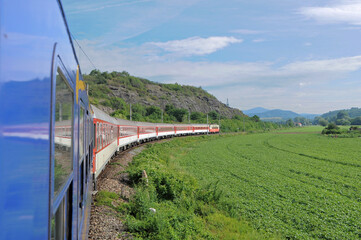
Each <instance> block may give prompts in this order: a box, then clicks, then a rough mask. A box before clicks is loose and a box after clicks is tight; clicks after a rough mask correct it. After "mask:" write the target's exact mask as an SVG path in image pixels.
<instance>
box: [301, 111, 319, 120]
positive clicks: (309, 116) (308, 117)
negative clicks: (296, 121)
mask: <svg viewBox="0 0 361 240" xmlns="http://www.w3.org/2000/svg"><path fill="white" fill-rule="evenodd" d="M300 116H301V117H304V118H307V119H310V120H312V119H314V118H315V117H318V116H320V114H310V113H300Z"/></svg>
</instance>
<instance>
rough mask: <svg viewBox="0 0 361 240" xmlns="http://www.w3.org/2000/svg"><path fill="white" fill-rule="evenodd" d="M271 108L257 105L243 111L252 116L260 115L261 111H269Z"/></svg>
mask: <svg viewBox="0 0 361 240" xmlns="http://www.w3.org/2000/svg"><path fill="white" fill-rule="evenodd" d="M267 111H269V109H266V108H263V107H256V108H252V109H248V110H245V111H243V113H244V114H246V115H248V116H250V117H252V116H253V115H258V114H259V113H263V112H267Z"/></svg>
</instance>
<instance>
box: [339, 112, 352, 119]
mask: <svg viewBox="0 0 361 240" xmlns="http://www.w3.org/2000/svg"><path fill="white" fill-rule="evenodd" d="M348 117H349V116H348V113H347V112H346V111H344V110H342V111H339V112H338V113H337V119H344V118H348Z"/></svg>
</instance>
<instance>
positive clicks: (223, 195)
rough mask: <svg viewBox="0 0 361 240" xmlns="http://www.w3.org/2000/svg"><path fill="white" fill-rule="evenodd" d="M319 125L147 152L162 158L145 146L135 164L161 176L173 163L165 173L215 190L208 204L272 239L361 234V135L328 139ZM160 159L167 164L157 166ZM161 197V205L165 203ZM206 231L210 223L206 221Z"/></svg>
mask: <svg viewBox="0 0 361 240" xmlns="http://www.w3.org/2000/svg"><path fill="white" fill-rule="evenodd" d="M320 130H321V128H301V129H290V130H287V131H281V132H274V133H264V134H250V135H234V136H216V137H214V136H213V137H204V138H202V139H201V141H196V140H195V138H193V139H189V138H185V139H176V140H173V141H172V142H169V143H163V144H157V145H156V146H154V147H151V148H150V149H149V150H147V151H150V152H152V151H153V153H154V156H156V157H155V158H157V159H153V157H150V155H149V152H148V153H146V152H147V151H146V152H144V154H148V156H147V157H144V155H142V156H140V157H139V164H136V165H137V166H138V167H140V168H144V169H147V171H149V173H150V174H149V175H152V174H159V173H158V172H157V171H159V169H162V164H164V165H166V166H167V170H164V171H163V170H161V171H163V173H164V174H168V172H170V171H171V170H172V169H173V170H174V171H178V172H182V176H183V175H184V174H186V175H189V176H190V178H192V179H193V178H194V182H195V185H197V186H198V187H196V188H195V190H193V193H194V194H195V195H196V196H198V195H199V194H198V193H197V192H200V191H201V190H202V189H203V190H204V189H208V190H209V189H213V190H212V191H213V192H216V193H217V194H216V195H217V196H218V197H217V199H216V200H215V201H213V202H212V203H209V202H207V201H206V202H202V204H209V205H212V206H215V208H216V209H217V211H221V212H222V214H223V215H225V216H227V217H231V218H233V219H241V220H246V221H248V223H249V225H250V226H251V227H252V228H253V229H255V230H256V231H259V232H260V233H262V234H263V233H265V234H266V236H281V238H285V239H360V238H361V160H360V159H361V148H360V144H361V139H360V138H331V137H326V136H322V135H320V134H319V132H320ZM162 145H163V148H162ZM162 149H163V152H162ZM159 152H162V153H159ZM164 153H166V154H168V155H170V156H169V157H166V155H164ZM159 158H161V159H159ZM162 158H163V159H162ZM142 159H143V165H142V164H141V162H142ZM144 159H147V160H144ZM154 161H156V162H158V163H159V162H161V163H162V162H163V163H162V164H161V165H159V164H158V165H157V167H155V168H154V165H152V164H154V163H155V162H154ZM167 171H168V172H167ZM172 176H173V175H172ZM150 179H152V178H151V177H150ZM182 179H183V178H182V177H181V178H180V180H179V182H182V181H183V182H184V181H185V180H184V179H183V180H182ZM156 181H157V180H156ZM156 181H155V182H156ZM177 181H178V180H177ZM192 181H193V180H192ZM182 184H183V185H182V186H184V183H182ZM157 186H158V188H159V186H162V185H159V184H158V185H156V189H158V188H157ZM156 192H159V191H156ZM158 195H159V193H158ZM195 198H196V199H199V198H200V197H195ZM172 201H173V202H174V199H172ZM155 202H158V203H157V204H158V205H157V207H160V205H159V203H161V202H163V201H162V200H158V201H155ZM154 204H155V203H154ZM197 204H198V205H199V203H197ZM160 208H161V207H160ZM164 211H166V210H164ZM193 213H194V214H195V215H196V216H198V215H197V211H193ZM206 215H207V214H206ZM200 217H201V219H204V216H202V214H201V216H200ZM205 228H206V229H211V228H212V227H209V226H208V227H207V223H206V224H205ZM220 230H221V231H222V228H220ZM267 234H268V235H267ZM216 236H218V238H223V239H228V237H225V236H222V235H219V234H218V235H217V234H216ZM262 238H263V237H258V239H262ZM193 239H195V238H193ZM233 239H237V238H236V237H234V238H233ZM245 239H246V238H245ZM255 239H257V238H256V237H255Z"/></svg>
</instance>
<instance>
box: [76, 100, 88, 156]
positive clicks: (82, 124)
mask: <svg viewBox="0 0 361 240" xmlns="http://www.w3.org/2000/svg"><path fill="white" fill-rule="evenodd" d="M81 113H83V116H81ZM85 122H86V121H85V107H84V104H83V102H82V101H81V100H79V125H78V126H79V129H78V133H79V134H78V135H79V136H78V141H79V144H78V148H79V162H81V161H82V158H83V157H84V155H85V149H86V148H85V146H84V145H85V130H86V129H85ZM80 140H82V142H80ZM81 150H82V151H81Z"/></svg>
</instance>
